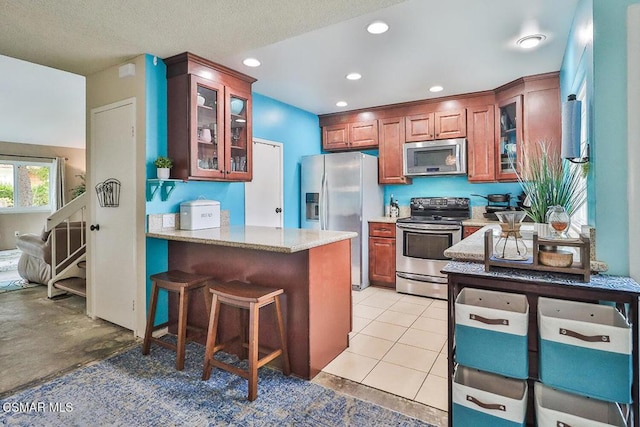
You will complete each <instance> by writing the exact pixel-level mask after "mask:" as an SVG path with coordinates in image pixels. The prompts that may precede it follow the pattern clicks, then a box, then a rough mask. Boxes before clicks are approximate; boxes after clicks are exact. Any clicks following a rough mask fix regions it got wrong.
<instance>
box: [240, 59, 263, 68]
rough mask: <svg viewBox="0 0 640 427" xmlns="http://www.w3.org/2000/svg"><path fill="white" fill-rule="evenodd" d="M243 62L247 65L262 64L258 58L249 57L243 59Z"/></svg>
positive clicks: (257, 65) (255, 65) (256, 65)
mask: <svg viewBox="0 0 640 427" xmlns="http://www.w3.org/2000/svg"><path fill="white" fill-rule="evenodd" d="M242 63H243V64H244V65H246V66H247V67H259V66H260V61H258V60H257V59H256V58H247V59H245V60H244V61H242Z"/></svg>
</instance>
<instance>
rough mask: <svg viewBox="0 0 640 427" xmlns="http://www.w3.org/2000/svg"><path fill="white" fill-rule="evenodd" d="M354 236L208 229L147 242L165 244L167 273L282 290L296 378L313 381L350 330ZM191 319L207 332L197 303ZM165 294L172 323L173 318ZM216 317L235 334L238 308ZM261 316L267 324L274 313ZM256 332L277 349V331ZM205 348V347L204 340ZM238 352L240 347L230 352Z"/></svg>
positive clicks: (224, 331) (225, 334)
mask: <svg viewBox="0 0 640 427" xmlns="http://www.w3.org/2000/svg"><path fill="white" fill-rule="evenodd" d="M356 236H357V233H353V232H341V231H324V230H307V229H304V230H303V229H295V228H275V227H257V226H242V225H232V226H223V227H220V228H211V229H205V230H194V231H188V230H173V229H172V230H162V231H153V232H148V233H147V237H151V238H157V239H164V240H168V241H169V244H168V250H169V255H168V256H169V260H168V261H169V269H179V270H183V271H187V272H191V273H198V274H207V275H210V276H212V277H213V278H214V279H216V280H220V281H230V280H241V281H245V282H249V283H254V284H258V285H264V286H268V287H274V288H282V289H284V292H285V293H284V298H283V315H284V318H285V325H286V327H287V339H288V345H289V358H290V362H291V371H292V373H293V374H294V375H296V376H299V377H302V378H306V379H311V378H313V377H314V376H315V375H317V374H318V373H319V372H320V370H321V369H322V368H323V367H324V366H325V365H327V364H328V363H329V362H330V361H331V360H333V359H334V358H335V357H336V356H337V355H338V354H340V353H341V352H342V351H343V350H344V349H345V348H347V345H348V334H349V332H350V331H351V239H352V238H354V237H356ZM189 304H190V306H189V314H190V315H191V318H190V319H189V321H190V322H191V323H192V324H194V325H196V326H200V327H205V328H206V327H207V324H208V322H207V319H208V313H206V311H205V309H204V305H203V304H202V302H201V301H198V300H197V299H195V298H194V299H193V300H191V301H190V302H189ZM176 307H177V304H176V301H175V300H174V299H173V295H170V296H169V320H170V321H175V319H176V318H177V308H176ZM225 308H227V307H223V311H222V312H221V318H220V325H221V329H220V332H219V334H220V335H221V339H222V340H226V339H228V338H230V337H232V336H234V335H236V334H237V331H238V326H239V325H238V321H239V320H238V316H237V314H236V313H235V312H234V311H235V310H233V311H232V310H227V311H224V309H225ZM271 311H272V310H271V309H269V308H267V309H265V310H262V311H261V313H260V317H261V320H262V321H263V322H264V324H265V325H272V324H273V322H274V321H275V320H274V314H273V313H272V312H271ZM271 329H274V328H270V327H261V328H260V344H261V345H263V344H264V345H265V346H272V347H275V346H277V344H278V337H277V334H276V333H275V329H274V330H273V331H272V330H271ZM202 342H204V341H202ZM231 351H233V352H239V351H240V348H239V347H238V348H236V349H233V348H232V349H231Z"/></svg>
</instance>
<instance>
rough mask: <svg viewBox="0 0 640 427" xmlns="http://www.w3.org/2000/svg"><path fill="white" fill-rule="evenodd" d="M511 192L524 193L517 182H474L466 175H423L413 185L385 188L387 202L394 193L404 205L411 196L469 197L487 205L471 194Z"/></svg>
mask: <svg viewBox="0 0 640 427" xmlns="http://www.w3.org/2000/svg"><path fill="white" fill-rule="evenodd" d="M504 193H511V196H512V197H513V198H515V197H517V196H518V195H520V193H522V188H521V187H520V184H518V183H517V182H505V183H478V184H472V183H470V182H469V181H467V177H466V176H451V177H423V178H414V179H413V184H411V185H386V186H385V189H384V200H385V203H389V199H390V197H391V195H392V194H393V198H394V199H397V200H398V203H399V204H400V205H401V206H402V205H408V204H409V199H410V198H411V197H423V196H424V197H441V196H449V197H469V198H470V199H471V206H485V205H486V204H487V201H486V200H485V199H483V198H482V197H474V196H471V194H482V195H487V194H504Z"/></svg>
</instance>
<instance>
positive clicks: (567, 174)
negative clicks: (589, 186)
mask: <svg viewBox="0 0 640 427" xmlns="http://www.w3.org/2000/svg"><path fill="white" fill-rule="evenodd" d="M523 160H524V161H523V167H522V170H521V171H520V172H516V174H517V177H518V182H519V183H520V186H521V187H522V190H523V191H524V192H525V194H526V195H527V198H526V201H525V206H524V210H525V211H526V212H527V216H528V217H529V218H531V219H532V220H533V221H534V222H538V223H545V222H546V214H547V210H548V209H549V207H551V206H556V205H559V206H562V207H563V208H564V209H565V210H566V211H567V213H568V214H569V216H571V215H572V214H573V213H574V212H575V210H576V209H578V208H579V207H580V206H582V204H583V203H585V201H586V183H585V180H584V179H583V178H582V173H583V172H582V168H581V166H580V165H576V164H573V163H571V162H569V161H568V160H564V159H562V158H561V157H560V152H559V150H558V149H553V148H552V147H551V146H550V144H549V143H548V142H547V141H539V142H538V144H537V146H536V147H534V149H533V150H531V151H530V152H529V153H525V156H524V159H523ZM527 205H528V206H527Z"/></svg>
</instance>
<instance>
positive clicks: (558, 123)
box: [523, 81, 562, 156]
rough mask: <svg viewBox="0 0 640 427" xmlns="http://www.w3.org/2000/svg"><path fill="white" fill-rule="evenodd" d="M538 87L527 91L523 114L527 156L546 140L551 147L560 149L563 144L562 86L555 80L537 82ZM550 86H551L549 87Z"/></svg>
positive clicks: (524, 141)
mask: <svg viewBox="0 0 640 427" xmlns="http://www.w3.org/2000/svg"><path fill="white" fill-rule="evenodd" d="M537 83H538V84H540V85H541V86H542V84H543V83H547V85H544V86H542V87H536V88H534V89H532V90H529V91H527V92H525V94H524V103H523V104H524V105H523V109H524V111H523V116H524V138H523V143H524V144H523V146H524V147H523V148H524V152H525V153H524V154H525V156H527V155H529V154H530V153H535V152H536V151H537V147H536V145H537V144H538V143H539V142H546V143H547V144H548V146H549V148H550V149H552V150H558V151H559V150H560V147H561V144H562V141H561V139H562V107H561V105H562V103H561V100H560V86H559V82H558V84H557V85H554V84H553V81H544V82H537ZM548 86H550V87H548Z"/></svg>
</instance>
